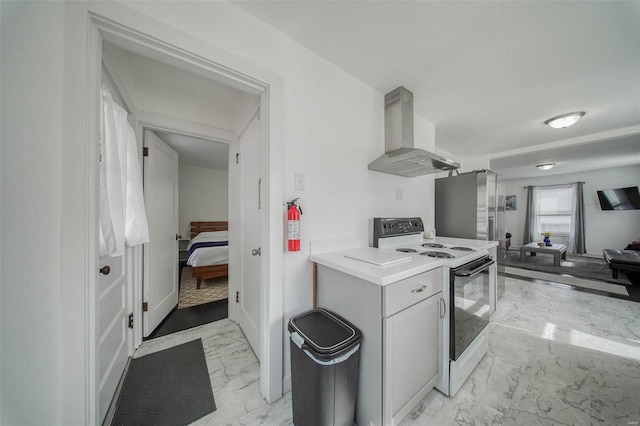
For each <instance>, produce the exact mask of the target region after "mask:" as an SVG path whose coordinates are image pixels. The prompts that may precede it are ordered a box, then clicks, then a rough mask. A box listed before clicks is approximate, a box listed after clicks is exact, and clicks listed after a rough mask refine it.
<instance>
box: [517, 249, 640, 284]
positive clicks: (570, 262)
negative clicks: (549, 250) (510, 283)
mask: <svg viewBox="0 0 640 426" xmlns="http://www.w3.org/2000/svg"><path fill="white" fill-rule="evenodd" d="M506 265H507V266H511V267H514V268H521V269H528V270H531V271H539V272H547V273H551V274H560V275H561V274H566V275H572V276H574V277H580V278H586V279H590V280H596V281H604V282H608V283H613V284H622V285H631V282H630V281H629V279H628V278H627V276H625V275H624V274H619V275H618V279H614V278H613V277H612V276H611V269H609V267H608V266H607V262H606V261H605V260H604V257H603V258H602V259H599V258H597V257H589V256H582V255H579V254H567V260H561V261H560V266H553V256H552V255H550V254H545V253H537V254H536V256H529V254H528V253H527V257H526V258H525V261H524V262H521V261H520V249H515V250H513V249H512V250H507V259H506Z"/></svg>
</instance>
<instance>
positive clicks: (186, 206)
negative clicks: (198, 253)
mask: <svg viewBox="0 0 640 426" xmlns="http://www.w3.org/2000/svg"><path fill="white" fill-rule="evenodd" d="M178 175H179V176H178V182H179V185H178V188H179V205H180V207H179V210H180V213H179V228H178V229H179V230H180V231H179V232H180V233H181V234H182V236H183V237H184V238H190V236H191V230H190V229H191V228H190V222H192V221H209V220H227V219H228V217H229V216H228V213H229V202H228V197H229V190H228V188H229V187H228V183H229V173H228V172H227V171H226V170H215V169H205V168H203V167H193V166H186V165H184V164H180V167H179V172H178Z"/></svg>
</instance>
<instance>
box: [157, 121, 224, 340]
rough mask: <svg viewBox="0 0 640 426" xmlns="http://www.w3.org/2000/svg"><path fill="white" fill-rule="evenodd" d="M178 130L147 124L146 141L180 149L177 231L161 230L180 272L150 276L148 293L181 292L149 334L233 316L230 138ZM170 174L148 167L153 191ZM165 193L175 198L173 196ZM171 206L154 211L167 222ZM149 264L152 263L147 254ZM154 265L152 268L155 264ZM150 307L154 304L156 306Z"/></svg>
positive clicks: (167, 261) (172, 262)
mask: <svg viewBox="0 0 640 426" xmlns="http://www.w3.org/2000/svg"><path fill="white" fill-rule="evenodd" d="M175 131H176V129H173V130H172V131H169V130H167V129H166V128H165V129H162V130H157V129H156V128H152V127H148V126H145V127H144V134H145V146H149V144H148V143H147V142H149V141H151V142H153V141H154V140H155V141H157V142H158V143H160V144H161V145H165V146H167V148H168V149H171V150H173V151H175V152H176V160H175V163H176V168H177V173H176V184H175V185H176V186H177V189H176V192H177V196H176V197H174V199H175V204H174V206H175V209H176V210H177V214H176V215H175V216H176V219H175V222H176V226H175V231H171V227H169V226H168V225H167V226H164V227H163V228H162V230H161V232H162V233H163V234H165V235H164V236H165V237H166V238H165V239H166V240H167V241H165V244H164V245H165V246H166V247H171V249H170V254H169V256H168V258H167V259H165V260H164V264H163V266H164V267H165V268H166V267H167V264H169V266H170V267H171V268H175V272H171V273H170V274H169V273H167V274H165V275H166V276H171V277H172V278H174V282H175V285H174V284H169V285H166V286H163V285H161V284H158V283H157V282H156V280H148V279H145V280H144V289H145V290H144V292H145V298H146V300H150V299H151V298H150V297H149V294H154V293H155V294H157V295H159V296H160V297H159V298H162V296H163V294H164V293H163V291H164V290H163V289H164V288H176V293H177V295H178V296H177V301H173V302H172V303H173V304H172V305H171V308H172V309H171V310H170V312H168V315H167V316H166V318H165V319H164V320H163V321H162V322H161V323H160V325H159V326H157V327H156V326H155V325H154V326H153V327H152V328H149V329H148V331H147V329H146V325H145V339H153V338H157V337H161V336H165V335H168V334H173V333H175V332H178V331H182V330H186V329H189V328H193V327H197V326H200V325H203V324H207V323H210V322H214V321H218V320H221V319H223V318H227V317H228V294H229V276H228V263H229V246H228V241H229V234H228V215H229V203H228V198H229V196H228V194H229V188H228V186H229V171H228V169H229V167H228V166H229V144H228V143H224V142H220V141H215V140H210V139H204V138H200V137H196V136H193V135H188V134H184V130H182V132H183V133H175ZM153 151H154V149H152V148H150V149H149V150H148V151H147V153H148V156H147V157H145V168H146V167H147V165H150V164H152V162H153V160H154V154H153ZM145 170H146V169H145ZM170 180H171V178H170V177H166V178H165V179H162V178H160V179H158V178H150V177H147V175H146V173H145V190H147V189H148V192H149V193H150V194H151V193H154V192H161V191H163V188H164V187H166V186H167V185H166V182H167V181H170ZM164 199H165V200H167V199H169V196H165V197H164ZM171 210H172V209H170V208H164V209H162V208H160V209H152V210H151V211H149V212H148V215H149V216H153V217H154V218H155V219H158V217H159V218H160V219H162V218H164V219H165V220H164V221H165V222H167V220H166V219H167V217H168V216H170V214H171ZM205 219H217V220H205ZM172 232H173V233H172ZM174 236H175V238H174ZM145 264H148V262H146V260H145ZM148 269H149V270H152V269H153V266H149V268H148ZM151 272H152V273H153V271H151ZM165 278H166V277H165ZM156 298H158V296H156ZM176 305H177V307H176ZM173 308H175V309H173ZM148 309H149V310H151V309H152V306H149V308H148ZM156 325H157V324H156ZM150 331H151V333H150V334H149V332H150Z"/></svg>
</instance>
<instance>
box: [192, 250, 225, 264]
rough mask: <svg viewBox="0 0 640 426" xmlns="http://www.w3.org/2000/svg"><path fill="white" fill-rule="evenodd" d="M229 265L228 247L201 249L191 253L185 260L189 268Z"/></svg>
mask: <svg viewBox="0 0 640 426" xmlns="http://www.w3.org/2000/svg"><path fill="white" fill-rule="evenodd" d="M225 263H229V246H221V247H202V248H199V249H196V250H194V251H193V253H191V255H190V256H189V259H188V260H187V265H189V266H210V265H224V264H225Z"/></svg>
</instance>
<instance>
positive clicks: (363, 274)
mask: <svg viewBox="0 0 640 426" xmlns="http://www.w3.org/2000/svg"><path fill="white" fill-rule="evenodd" d="M424 242H431V243H433V242H435V243H440V244H445V245H456V246H465V247H469V248H473V249H475V250H488V249H489V248H491V247H495V246H497V245H498V242H497V241H484V240H470V239H464V238H449V237H436V238H435V239H432V240H425V241H424ZM324 244H325V247H326V242H324ZM338 247H339V245H338ZM364 247H365V246H362V247H354V248H349V249H338V250H333V251H332V250H326V251H324V252H321V253H313V252H312V253H311V255H310V256H309V260H311V261H312V262H316V263H318V264H319V265H323V266H327V267H330V268H332V269H335V270H338V271H340V272H344V273H346V274H349V275H352V276H355V277H358V278H361V279H363V280H365V281H369V282H371V283H374V284H378V285H381V286H385V285H387V284H391V283H394V282H396V281H400V280H403V279H405V278H409V277H411V276H414V275H417V274H420V273H422V272H427V271H430V270H432V269H436V268H440V267H442V266H444V265H445V262H444V261H443V260H442V259H437V258H433V257H428V256H409V259H408V260H404V261H400V262H396V263H393V264H390V265H387V266H378V265H375V264H372V263H367V262H363V261H361V260H356V259H352V258H349V257H347V256H348V255H355V254H359V253H362V250H363V249H364ZM368 249H370V250H372V251H377V250H378V249H376V248H368Z"/></svg>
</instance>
